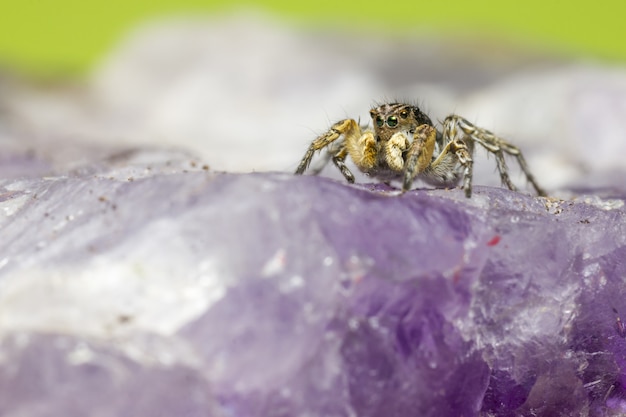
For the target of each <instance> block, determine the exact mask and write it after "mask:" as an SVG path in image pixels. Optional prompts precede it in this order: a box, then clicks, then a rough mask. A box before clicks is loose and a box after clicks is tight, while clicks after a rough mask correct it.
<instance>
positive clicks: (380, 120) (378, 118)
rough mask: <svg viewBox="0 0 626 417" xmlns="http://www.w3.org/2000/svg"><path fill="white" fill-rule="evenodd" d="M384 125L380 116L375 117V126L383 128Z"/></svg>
mask: <svg viewBox="0 0 626 417" xmlns="http://www.w3.org/2000/svg"><path fill="white" fill-rule="evenodd" d="M384 124H385V121H384V120H383V118H382V117H380V116H376V126H378V127H383V125H384Z"/></svg>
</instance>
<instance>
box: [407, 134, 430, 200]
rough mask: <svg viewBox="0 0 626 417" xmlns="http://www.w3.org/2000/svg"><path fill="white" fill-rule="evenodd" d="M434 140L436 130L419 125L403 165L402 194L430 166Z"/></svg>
mask: <svg viewBox="0 0 626 417" xmlns="http://www.w3.org/2000/svg"><path fill="white" fill-rule="evenodd" d="M436 139H437V130H436V129H435V128H434V127H432V126H430V125H421V126H418V128H417V129H416V130H415V133H414V134H413V142H411V145H410V146H409V150H408V151H407V155H406V162H405V165H404V181H403V182H402V191H403V192H404V191H407V190H409V189H410V188H411V184H412V183H413V180H414V179H415V177H416V176H417V174H419V173H420V172H423V171H424V170H425V169H426V168H427V167H428V165H429V164H430V160H431V158H432V156H433V152H434V150H435V141H436Z"/></svg>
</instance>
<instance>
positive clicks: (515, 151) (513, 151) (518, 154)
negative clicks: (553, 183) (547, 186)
mask: <svg viewBox="0 0 626 417" xmlns="http://www.w3.org/2000/svg"><path fill="white" fill-rule="evenodd" d="M501 146H502V150H503V151H504V152H506V153H508V154H509V155H513V156H515V158H517V163H518V164H519V166H520V168H522V171H524V175H526V179H527V180H528V182H530V183H531V184H532V185H533V187H534V188H535V191H536V192H537V195H539V196H542V197H545V196H546V195H547V194H546V192H545V191H544V190H543V188H541V187H540V186H539V184H537V180H535V177H534V175H533V174H532V173H531V172H530V169H529V168H528V164H527V163H526V159H525V158H524V155H522V151H520V150H519V148H517V147H516V146H513V145H511V144H510V143H506V142H503V143H502V144H501Z"/></svg>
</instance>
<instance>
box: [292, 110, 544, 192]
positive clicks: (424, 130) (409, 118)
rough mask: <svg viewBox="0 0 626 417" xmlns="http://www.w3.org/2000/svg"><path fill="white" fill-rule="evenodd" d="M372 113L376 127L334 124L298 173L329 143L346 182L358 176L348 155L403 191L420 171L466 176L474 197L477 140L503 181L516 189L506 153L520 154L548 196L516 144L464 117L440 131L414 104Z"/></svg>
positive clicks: (444, 180) (442, 182) (445, 182)
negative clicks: (491, 156)
mask: <svg viewBox="0 0 626 417" xmlns="http://www.w3.org/2000/svg"><path fill="white" fill-rule="evenodd" d="M370 115H371V117H372V123H373V130H369V129H366V130H365V131H362V130H361V127H359V125H358V123H357V122H356V121H355V120H354V119H344V120H341V121H339V122H337V123H335V124H334V125H332V126H331V128H330V129H329V130H328V131H327V132H326V133H324V134H322V135H320V136H319V137H318V138H317V139H315V140H314V141H313V142H312V143H311V145H310V146H309V149H308V150H307V151H306V153H305V155H304V157H303V158H302V161H301V162H300V165H298V169H297V170H296V174H303V173H304V171H305V170H306V169H307V168H308V166H309V164H310V163H311V159H312V158H313V155H314V153H315V152H316V151H319V150H321V149H324V148H327V147H328V149H329V156H330V157H331V158H332V160H333V162H334V164H335V165H336V166H337V168H339V170H340V171H341V173H342V174H343V176H344V177H345V178H346V179H347V180H348V182H351V183H352V182H354V175H353V174H352V172H350V170H349V169H348V167H347V166H346V164H345V159H346V157H347V156H348V155H350V158H352V160H353V161H354V163H355V165H356V166H357V168H359V170H361V171H362V172H364V173H365V174H367V175H371V176H374V177H376V178H379V179H381V180H383V181H391V180H400V181H402V190H403V191H406V190H408V189H409V188H411V184H412V183H413V180H414V179H415V178H416V177H418V176H419V177H420V178H422V179H423V180H424V181H426V182H428V183H430V184H433V185H436V186H444V187H448V186H453V185H456V184H458V182H459V180H460V178H461V177H463V189H464V190H465V195H466V196H467V197H470V196H471V194H472V164H473V160H472V154H473V151H474V144H475V143H479V144H480V145H482V146H483V147H484V148H485V149H487V150H488V151H489V152H491V153H493V154H494V155H495V157H496V163H497V165H498V171H499V172H500V178H501V180H502V183H503V184H504V185H506V186H507V187H508V188H509V189H511V190H515V189H516V188H515V186H514V185H513V183H512V182H511V180H510V178H509V174H508V172H507V169H506V164H505V161H504V154H505V153H506V154H509V155H512V156H515V157H516V158H517V161H518V163H519V165H520V167H521V168H522V171H524V174H525V175H526V178H527V179H528V181H529V182H530V183H531V184H532V185H533V187H534V188H535V190H536V191H537V194H539V195H545V193H544V191H543V190H542V189H541V187H539V185H538V184H537V182H536V181H535V178H534V177H533V175H532V174H531V173H530V171H529V169H528V166H527V164H526V160H525V159H524V157H523V156H522V153H521V152H520V150H519V149H518V148H516V147H515V146H513V145H511V144H509V143H507V142H506V141H504V140H503V139H501V138H499V137H497V136H496V135H494V134H493V133H491V132H489V131H488V130H485V129H481V128H479V127H476V126H474V125H473V124H471V123H470V122H468V121H467V120H465V119H463V118H462V117H459V116H456V115H450V116H448V117H446V118H445V120H444V121H443V131H442V132H439V131H437V129H435V127H434V126H433V123H432V122H431V120H430V118H429V117H428V116H427V115H426V114H424V113H423V112H422V111H421V110H420V109H419V108H418V107H417V106H414V105H410V104H403V103H389V104H383V105H381V106H378V107H375V108H373V109H372V110H370ZM340 138H341V139H340ZM338 139H340V140H338ZM331 145H332V146H331ZM318 172H319V170H318Z"/></svg>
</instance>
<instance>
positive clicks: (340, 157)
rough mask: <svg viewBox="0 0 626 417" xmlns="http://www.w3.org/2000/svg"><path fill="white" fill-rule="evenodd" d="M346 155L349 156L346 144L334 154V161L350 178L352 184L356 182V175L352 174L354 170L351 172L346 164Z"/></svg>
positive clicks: (347, 177)
mask: <svg viewBox="0 0 626 417" xmlns="http://www.w3.org/2000/svg"><path fill="white" fill-rule="evenodd" d="M346 156H348V149H347V148H346V147H345V146H342V147H341V149H339V152H337V153H336V154H335V155H334V156H333V163H334V164H335V166H336V167H337V168H338V169H339V171H341V173H342V174H343V176H344V177H345V179H346V180H348V182H349V183H350V184H352V183H354V175H353V174H352V172H350V170H349V169H348V167H347V166H346V163H345V162H344V161H345V160H346Z"/></svg>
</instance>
